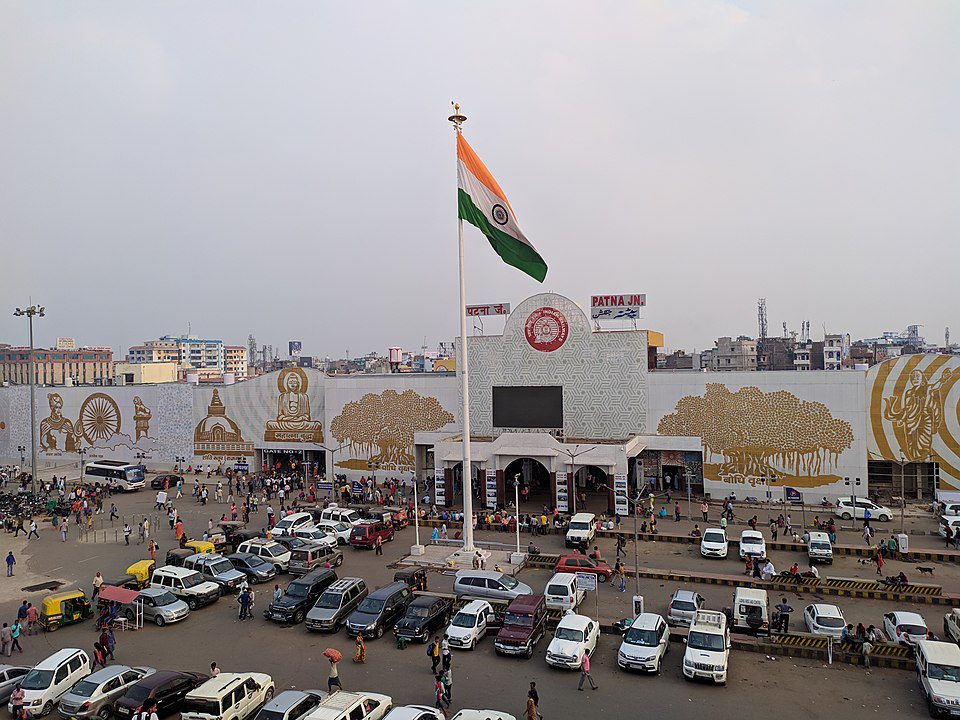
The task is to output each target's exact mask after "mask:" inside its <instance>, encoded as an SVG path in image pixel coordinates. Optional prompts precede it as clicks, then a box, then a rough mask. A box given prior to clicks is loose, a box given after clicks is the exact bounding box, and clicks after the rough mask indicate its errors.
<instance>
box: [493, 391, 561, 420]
mask: <svg viewBox="0 0 960 720" xmlns="http://www.w3.org/2000/svg"><path fill="white" fill-rule="evenodd" d="M493 425H494V427H500V428H562V427H563V388H562V387H560V386H559V385H547V386H541V387H494V388H493Z"/></svg>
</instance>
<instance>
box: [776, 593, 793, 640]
mask: <svg viewBox="0 0 960 720" xmlns="http://www.w3.org/2000/svg"><path fill="white" fill-rule="evenodd" d="M792 612H793V608H792V607H790V605H788V604H787V599H786V598H785V597H782V598H780V603H779V604H778V605H777V631H778V632H782V633H787V632H789V631H790V613H792Z"/></svg>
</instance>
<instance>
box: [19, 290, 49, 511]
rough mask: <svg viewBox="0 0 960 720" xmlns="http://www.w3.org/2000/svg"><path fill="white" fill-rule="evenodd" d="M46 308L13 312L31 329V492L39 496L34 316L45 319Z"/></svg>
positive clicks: (36, 306) (32, 308) (32, 306)
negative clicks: (22, 318)
mask: <svg viewBox="0 0 960 720" xmlns="http://www.w3.org/2000/svg"><path fill="white" fill-rule="evenodd" d="M43 314H44V308H43V307H42V306H39V305H31V306H30V307H28V308H26V309H25V310H24V309H21V308H17V309H16V310H14V311H13V315H14V317H24V316H26V318H27V325H28V326H29V328H30V361H29V362H30V366H29V373H30V491H31V492H32V493H33V494H34V495H36V494H37V399H36V382H35V380H36V378H35V375H36V368H37V357H36V352H35V351H34V348H33V318H34V316H37V317H43Z"/></svg>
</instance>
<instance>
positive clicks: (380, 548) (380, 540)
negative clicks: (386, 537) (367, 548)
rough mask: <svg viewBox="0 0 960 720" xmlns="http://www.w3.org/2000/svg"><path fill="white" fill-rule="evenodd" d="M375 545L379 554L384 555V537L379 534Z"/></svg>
mask: <svg viewBox="0 0 960 720" xmlns="http://www.w3.org/2000/svg"><path fill="white" fill-rule="evenodd" d="M374 547H375V548H376V554H377V555H383V538H382V537H380V536H379V535H377V540H376V542H375V543H374Z"/></svg>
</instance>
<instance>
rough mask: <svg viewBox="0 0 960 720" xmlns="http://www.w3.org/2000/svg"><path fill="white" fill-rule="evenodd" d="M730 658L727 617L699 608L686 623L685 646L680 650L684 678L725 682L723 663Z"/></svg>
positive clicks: (725, 674)
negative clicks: (690, 623)
mask: <svg viewBox="0 0 960 720" xmlns="http://www.w3.org/2000/svg"><path fill="white" fill-rule="evenodd" d="M729 659H730V631H729V628H728V627H727V617H726V616H725V615H724V614H723V613H722V612H717V611H716V610H701V611H700V612H698V613H697V616H696V617H695V618H694V619H693V624H692V625H690V632H689V633H688V634H687V647H686V649H685V650H684V651H683V677H684V679H685V680H696V679H698V678H702V679H704V680H712V681H713V682H714V683H716V684H717V685H726V684H727V663H728V661H729Z"/></svg>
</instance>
